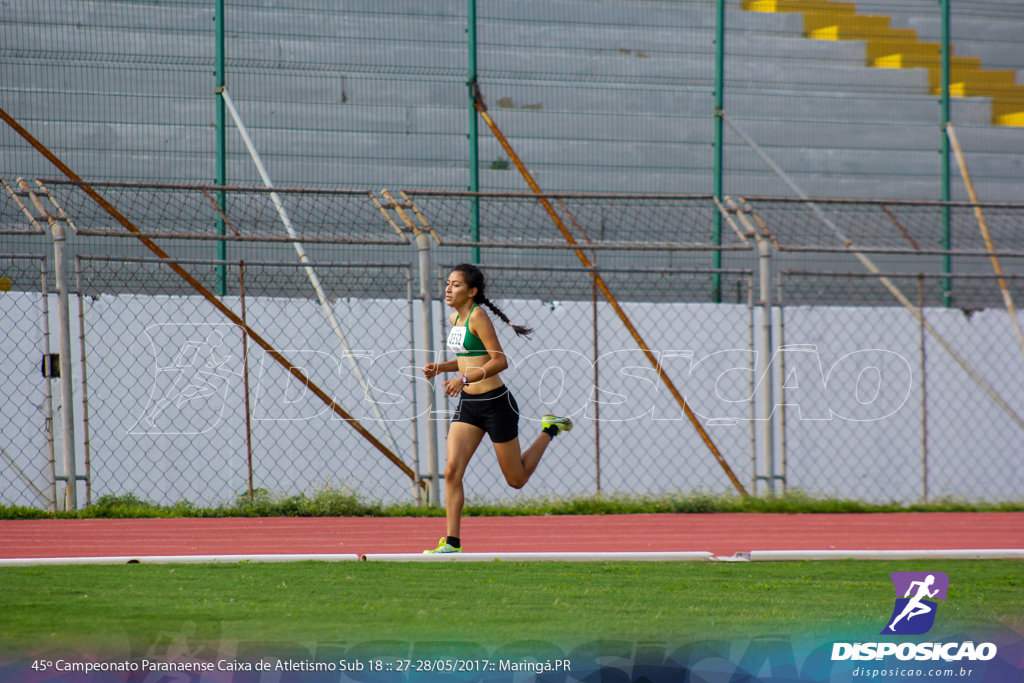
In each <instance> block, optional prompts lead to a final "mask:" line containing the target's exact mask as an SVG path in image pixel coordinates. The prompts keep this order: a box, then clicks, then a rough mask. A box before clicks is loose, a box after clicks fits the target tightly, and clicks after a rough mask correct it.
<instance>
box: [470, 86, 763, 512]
mask: <svg viewBox="0 0 1024 683" xmlns="http://www.w3.org/2000/svg"><path fill="white" fill-rule="evenodd" d="M473 94H474V101H473V106H474V107H476V110H477V112H479V114H480V116H481V117H482V118H483V120H484V122H485V123H486V124H487V126H488V127H489V128H490V129H491V132H492V133H494V137H495V138H497V139H498V142H499V143H501V146H502V148H504V150H505V152H506V153H507V154H508V156H509V158H510V159H511V160H512V163H514V164H515V166H516V169H518V170H519V173H520V174H521V175H522V176H523V178H524V179H525V180H526V183H527V184H528V185H529V186H530V189H531V190H533V191H534V192H535V193H536V194H538V195H541V196H540V197H538V198H537V199H538V201H540V203H541V205H542V206H543V207H544V210H545V211H547V212H548V215H550V216H551V220H553V221H554V222H555V225H556V226H557V227H558V229H559V231H560V232H561V233H562V236H563V237H565V240H566V241H567V242H568V243H569V244H572V245H575V244H577V242H576V240H575V238H573V236H572V233H570V232H569V230H568V229H567V228H566V227H565V223H563V222H562V219H561V217H560V216H559V215H558V213H557V212H556V211H555V209H554V207H553V206H551V202H549V201H548V200H547V198H546V197H544V196H543V191H542V190H541V189H540V186H539V185H537V183H536V181H534V179H533V177H532V176H531V175H530V172H529V171H528V170H526V167H525V166H524V165H523V162H522V161H520V160H519V156H518V155H517V154H516V153H515V150H514V149H512V145H510V144H509V142H508V140H506V139H505V136H504V135H503V134H502V132H501V130H500V129H499V128H498V126H497V124H495V123H494V120H493V119H491V117H490V115H489V114H488V113H487V105H485V104H484V101H483V96H482V95H481V94H480V89H479V87H477V86H474V91H473ZM574 251H575V253H576V257H577V258H579V260H580V262H581V263H582V264H583V265H584V266H586V267H587V268H592V269H593V270H591V274H592V275H593V277H594V280H595V281H596V282H597V286H598V288H599V289H600V290H601V293H602V294H603V295H604V298H605V299H607V300H608V303H610V304H611V305H612V308H614V309H615V312H616V313H617V314H618V315H619V318H620V319H621V320H622V322H623V324H625V326H626V329H628V330H629V332H630V334H632V335H633V339H635V340H636V342H637V344H639V345H640V348H641V349H642V350H643V352H644V354H645V355H646V356H647V359H648V360H649V361H650V362H651V365H653V366H654V369H655V371H656V372H657V373H658V375H659V376H660V377H661V381H662V382H664V383H665V386H666V387H668V390H669V391H670V392H671V393H672V395H673V396H674V397H675V399H676V401H678V402H679V405H680V406H682V408H683V412H684V413H686V417H688V418H689V419H690V422H692V423H693V426H694V428H696V430H697V433H698V434H700V438H701V439H702V440H703V441H704V443H705V445H707V447H708V450H710V451H711V454H712V455H713V456H715V460H717V461H718V464H719V465H721V467H722V469H723V470H724V471H725V474H726V475H727V476H728V477H729V481H731V482H732V485H733V486H735V487H736V490H737V491H739V492H740V495H742V496H743V497H747V496H749V495H750V494H748V493H747V490H746V489H745V488H743V484H741V483H740V480H739V479H737V478H736V475H735V473H733V471H732V468H731V467H729V463H727V462H726V461H725V458H723V457H722V454H721V453H720V452H719V450H718V447H717V446H715V444H714V442H713V441H712V440H711V437H710V436H709V435H708V433H707V431H705V429H704V426H703V425H701V423H700V420H698V419H697V416H696V415H695V414H694V412H693V410H691V409H690V406H689V405H688V404H687V403H686V399H684V398H683V396H682V395H681V394H680V393H679V390H677V389H676V387H675V385H674V384H673V383H672V380H670V379H669V378H668V375H666V374H665V371H664V370H663V369H662V367H661V363H659V362H658V359H657V357H655V355H654V354H653V353H652V352H651V350H650V349H649V348H648V347H647V344H645V343H644V340H643V339H642V338H641V337H640V333H639V332H637V330H636V328H635V327H633V323H631V322H630V320H629V318H628V317H627V316H626V312H625V311H623V310H622V307H621V306H619V302H618V300H616V298H615V295H613V294H612V292H611V290H610V289H608V285H607V284H606V283H605V281H604V278H602V277H601V275H600V274H599V273H598V272H597V269H596V268H594V266H593V265H592V264H591V262H590V259H588V258H587V256H586V254H584V253H583V250H582V249H576V250H574Z"/></svg>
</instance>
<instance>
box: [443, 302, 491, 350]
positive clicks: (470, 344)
mask: <svg viewBox="0 0 1024 683" xmlns="http://www.w3.org/2000/svg"><path fill="white" fill-rule="evenodd" d="M473 308H476V304H473ZM473 308H470V309H469V315H467V316H466V324H465V325H463V326H462V327H459V318H458V316H456V317H455V325H454V326H453V327H452V329H451V330H450V331H449V332H448V340H447V342H446V343H447V344H448V348H449V349H450V350H452V351H454V352H455V355H456V356H486V355H487V349H485V348H484V343H483V342H482V341H480V337H478V336H476V335H475V334H473V333H472V332H470V331H469V318H470V316H472V315H473Z"/></svg>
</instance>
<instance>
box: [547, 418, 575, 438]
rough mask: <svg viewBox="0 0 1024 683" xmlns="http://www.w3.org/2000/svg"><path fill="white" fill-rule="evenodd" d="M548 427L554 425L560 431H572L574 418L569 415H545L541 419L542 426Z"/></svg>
mask: <svg viewBox="0 0 1024 683" xmlns="http://www.w3.org/2000/svg"><path fill="white" fill-rule="evenodd" d="M548 427H554V428H555V429H557V430H558V433H559V434H561V433H562V432H569V431H572V420H570V419H569V418H567V417H558V416H557V415H545V416H544V417H542V418H541V419H540V428H541V429H542V430H544V429H547V428H548Z"/></svg>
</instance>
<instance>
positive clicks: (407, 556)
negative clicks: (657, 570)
mask: <svg viewBox="0 0 1024 683" xmlns="http://www.w3.org/2000/svg"><path fill="white" fill-rule="evenodd" d="M711 558H712V554H711V553H706V552H669V553H656V552H641V553H448V554H445V555H427V554H423V553H419V554H416V553H399V554H393V555H388V554H381V555H377V554H368V555H361V556H360V558H359V559H361V560H364V561H368V562H496V561H501V562H705V561H708V560H710V559H711Z"/></svg>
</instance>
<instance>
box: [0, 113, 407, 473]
mask: <svg viewBox="0 0 1024 683" xmlns="http://www.w3.org/2000/svg"><path fill="white" fill-rule="evenodd" d="M0 119H3V120H4V121H5V122H6V123H7V125H9V126H10V127H11V128H13V129H14V130H15V132H17V133H18V135H20V136H21V137H23V138H24V139H25V140H27V141H28V143H29V144H30V145H32V146H33V147H35V149H36V151H38V152H39V153H40V154H42V155H43V156H44V157H46V159H47V160H48V161H49V162H50V163H52V164H53V165H54V166H56V167H57V168H59V169H60V170H61V172H62V173H63V174H64V175H66V176H67V177H68V178H70V179H71V180H73V181H74V182H75V183H76V184H77V185H78V187H79V188H80V189H81V190H82V191H83V192H85V193H86V194H87V195H89V197H91V198H92V200H93V201H95V202H96V203H97V204H99V205H100V207H101V208H103V210H104V211H106V212H107V213H109V214H110V215H111V216H112V217H113V218H114V220H116V221H117V222H118V223H120V224H121V225H122V226H124V228H125V229H126V230H128V231H129V232H132V233H136V234H138V233H140V232H141V231H140V230H139V229H138V228H137V227H135V225H134V224H133V223H132V222H131V221H129V220H128V219H127V218H125V217H124V216H123V215H121V213H120V212H119V211H118V210H117V209H116V208H114V206H113V205H112V204H110V203H109V202H108V201H107V200H106V199H104V198H103V197H102V196H101V195H100V194H99V193H98V192H96V190H94V189H92V187H90V186H89V185H88V184H86V182H85V181H84V180H82V179H81V178H80V177H79V176H78V175H77V174H76V173H75V172H74V171H72V170H71V169H70V168H68V167H67V166H66V165H65V164H64V162H62V161H61V160H60V159H58V158H57V156H56V155H54V154H53V152H51V151H50V150H49V149H47V148H46V147H45V146H44V145H43V144H42V143H41V142H39V141H38V140H36V139H35V138H34V137H33V136H32V134H31V133H29V132H28V131H27V130H25V129H24V128H23V127H22V126H21V124H19V123H18V122H17V121H15V120H14V119H13V118H12V117H11V116H10V114H8V113H7V112H6V111H4V110H3V109H0ZM138 239H139V241H140V242H142V244H144V245H145V246H146V247H147V248H148V249H149V250H150V251H152V252H153V253H154V254H156V255H157V256H158V257H160V258H161V259H167V260H168V263H167V264H166V265H167V267H168V268H170V269H171V270H173V271H174V272H175V273H177V274H178V275H179V276H180V277H181V278H182V279H183V280H185V282H187V283H188V284H189V285H191V286H192V288H193V289H195V290H196V292H198V293H199V294H201V295H202V296H203V298H205V299H206V300H207V301H209V302H210V304H211V305H212V306H213V307H214V308H216V309H217V310H218V311H220V312H221V313H223V314H224V315H225V316H226V317H227V318H228V319H229V320H231V322H233V323H234V324H235V325H237V326H238V327H239V328H241V329H243V330H245V333H246V334H247V335H249V338H250V339H252V340H253V341H254V342H256V343H257V344H259V345H260V346H261V347H262V348H263V349H264V350H265V351H266V352H267V353H268V354H269V355H270V357H271V358H273V359H274V360H276V361H277V362H278V363H280V364H281V365H282V366H283V367H284V368H285V369H287V370H288V372H290V373H291V374H292V375H293V376H294V377H295V378H296V379H297V380H299V381H300V382H302V383H303V384H305V385H306V386H307V387H309V389H310V391H312V392H313V393H314V394H315V395H316V397H317V398H319V399H320V400H321V401H323V402H324V403H326V404H327V405H328V406H330V407H331V409H332V410H333V411H334V412H335V413H337V414H338V416H339V417H341V419H343V420H345V421H346V422H348V423H349V424H350V425H351V426H352V428H353V429H355V430H356V431H357V432H359V434H361V435H362V436H363V438H365V439H366V440H367V441H369V442H370V443H371V444H372V445H373V446H374V448H376V449H377V450H378V451H380V452H381V453H383V454H384V456H385V457H386V458H387V459H388V460H390V461H391V462H393V463H394V464H395V465H397V466H398V468H399V469H401V470H402V472H404V473H405V474H406V476H408V477H409V478H410V479H412V480H414V481H415V480H416V474H415V473H414V472H413V471H412V470H411V469H410V468H409V466H408V465H406V464H405V463H404V462H402V460H401V459H400V458H399V457H398V456H397V455H395V454H394V453H392V452H391V451H390V450H388V448H387V447H386V446H385V445H384V444H382V443H381V442H380V441H378V440H377V438H376V437H375V436H374V435H373V434H371V433H370V432H368V431H367V430H366V428H365V427H363V426H362V425H361V424H359V422H358V421H357V420H356V419H355V418H353V417H352V416H351V415H349V414H348V413H347V412H346V411H345V410H344V409H343V408H342V407H341V406H339V405H338V404H337V402H336V401H335V400H334V399H332V398H331V397H330V396H328V395H327V393H326V392H324V391H323V389H321V388H320V387H318V386H317V385H316V384H314V383H313V382H312V381H311V380H310V379H309V378H308V377H306V375H305V374H304V373H303V372H302V371H301V370H299V369H298V368H296V367H294V366H293V365H292V364H291V363H289V362H288V359H286V358H285V357H284V356H283V355H281V353H280V352H278V350H277V349H275V348H274V347H273V346H272V345H271V344H270V342H268V341H267V340H265V339H264V338H263V337H261V336H260V335H259V334H257V333H256V332H254V331H253V330H252V328H250V327H249V326H248V325H246V324H245V323H244V322H242V319H241V318H239V317H238V316H237V315H235V313H234V311H232V310H231V309H230V308H228V307H227V306H225V305H224V304H223V303H222V302H221V301H220V299H218V298H217V297H215V296H214V295H213V294H212V293H211V292H210V291H209V290H207V289H206V288H205V287H203V285H202V284H201V283H200V282H199V281H198V280H196V279H195V278H194V277H192V275H191V274H190V273H189V272H188V271H187V270H185V269H184V268H182V267H181V266H179V265H178V264H177V263H175V262H173V261H172V260H171V257H170V255H169V254H168V253H167V252H165V251H164V250H163V249H161V248H160V247H159V246H157V244H156V243H155V242H153V241H152V240H151V239H149V238H147V237H139V238H138ZM419 484H420V486H424V485H425V484H424V483H423V482H419Z"/></svg>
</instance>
